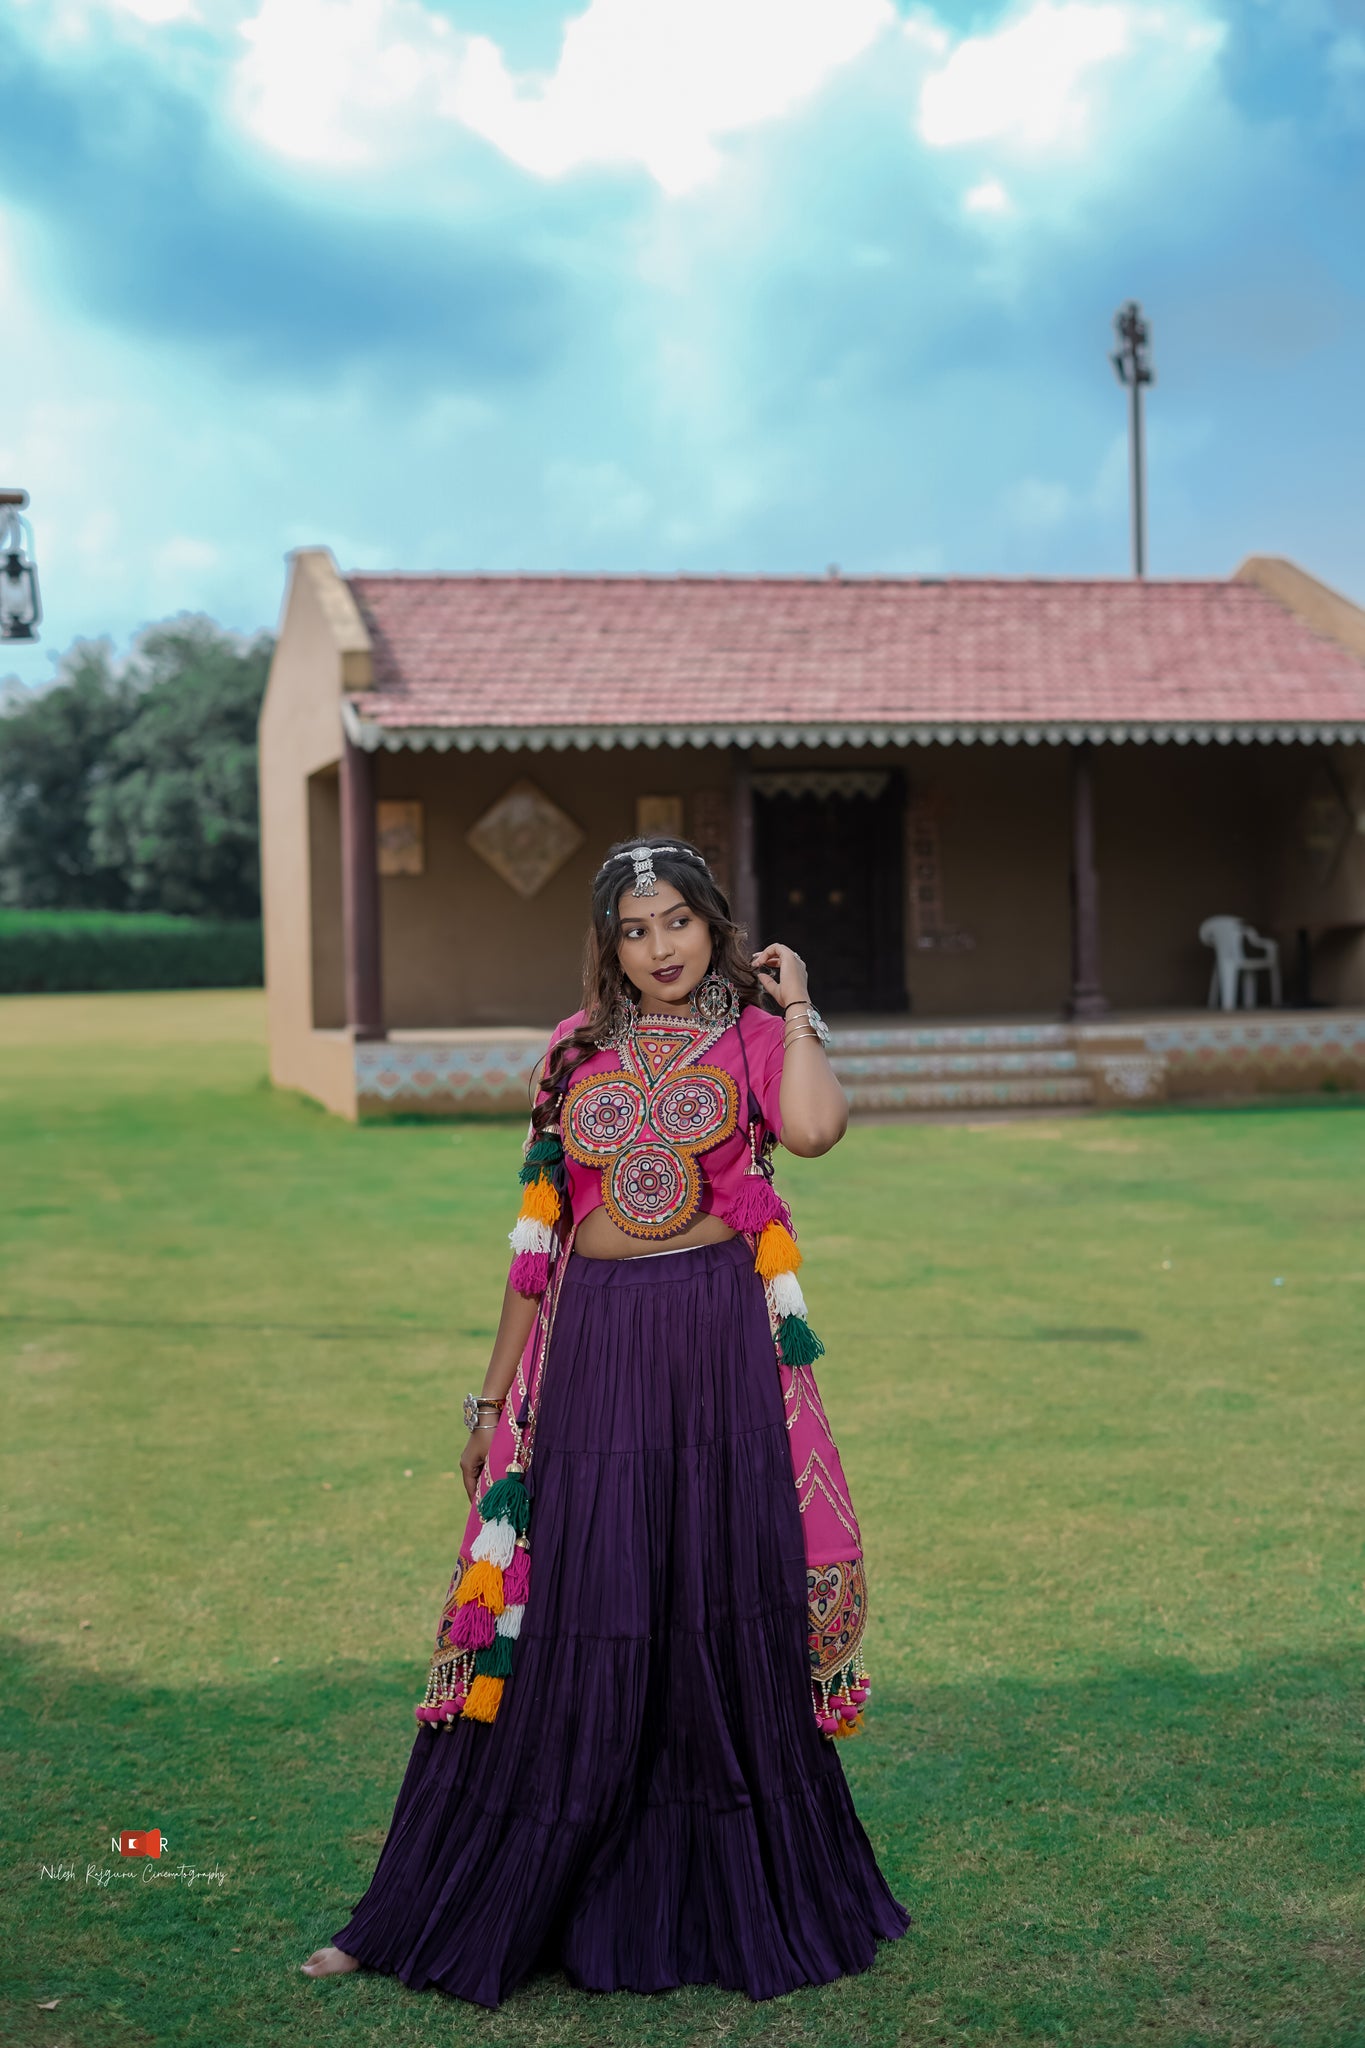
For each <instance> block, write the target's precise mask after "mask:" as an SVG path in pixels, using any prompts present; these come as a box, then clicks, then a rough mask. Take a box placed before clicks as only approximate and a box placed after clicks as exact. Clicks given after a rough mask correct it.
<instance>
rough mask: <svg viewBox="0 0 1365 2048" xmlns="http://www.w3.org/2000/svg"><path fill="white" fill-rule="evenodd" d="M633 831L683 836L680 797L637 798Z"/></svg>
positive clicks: (681, 802) (681, 801)
mask: <svg viewBox="0 0 1365 2048" xmlns="http://www.w3.org/2000/svg"><path fill="white" fill-rule="evenodd" d="M635 830H636V831H637V832H638V833H640V834H641V835H643V834H644V833H646V832H676V833H677V834H678V836H679V838H681V837H682V834H683V800H682V798H681V797H680V796H637V797H636V799H635Z"/></svg>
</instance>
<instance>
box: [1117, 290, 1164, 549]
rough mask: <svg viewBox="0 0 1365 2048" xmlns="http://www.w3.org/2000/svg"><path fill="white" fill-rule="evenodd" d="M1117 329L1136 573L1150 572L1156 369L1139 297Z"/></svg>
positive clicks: (1122, 312)
mask: <svg viewBox="0 0 1365 2048" xmlns="http://www.w3.org/2000/svg"><path fill="white" fill-rule="evenodd" d="M1114 332H1115V334H1116V335H1117V336H1118V339H1119V345H1118V347H1117V348H1116V349H1115V350H1114V353H1113V354H1112V355H1111V356H1110V358H1109V360H1110V362H1111V363H1112V364H1113V365H1114V370H1115V372H1116V374H1117V376H1118V380H1119V382H1120V384H1126V385H1127V387H1128V402H1129V419H1128V472H1129V479H1130V483H1131V489H1132V519H1133V574H1134V575H1135V576H1145V575H1146V574H1147V451H1146V448H1145V446H1144V443H1143V432H1142V389H1143V386H1144V385H1145V384H1154V383H1155V382H1156V371H1155V370H1154V369H1153V368H1152V359H1151V356H1150V355H1149V354H1148V347H1149V344H1150V342H1151V339H1152V334H1151V329H1150V328H1149V327H1148V325H1147V322H1146V321H1145V320H1144V319H1143V317H1142V308H1141V306H1140V305H1139V304H1138V302H1137V300H1136V299H1129V300H1127V301H1126V302H1125V304H1123V305H1122V306H1120V307H1119V309H1118V312H1117V313H1115V315H1114Z"/></svg>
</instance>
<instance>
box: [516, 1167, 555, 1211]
mask: <svg viewBox="0 0 1365 2048" xmlns="http://www.w3.org/2000/svg"><path fill="white" fill-rule="evenodd" d="M561 1206H562V1204H561V1202H560V1199H559V1196H558V1194H557V1193H556V1192H555V1190H554V1188H553V1187H552V1186H551V1185H550V1182H549V1181H548V1180H547V1179H546V1177H545V1175H544V1174H543V1173H538V1174H537V1175H536V1177H535V1179H534V1180H533V1181H530V1182H528V1183H527V1187H526V1192H525V1193H524V1194H523V1196H522V1198H521V1213H522V1215H523V1216H530V1217H532V1218H534V1220H535V1221H536V1222H537V1223H555V1222H557V1221H558V1220H559V1212H560V1208H561Z"/></svg>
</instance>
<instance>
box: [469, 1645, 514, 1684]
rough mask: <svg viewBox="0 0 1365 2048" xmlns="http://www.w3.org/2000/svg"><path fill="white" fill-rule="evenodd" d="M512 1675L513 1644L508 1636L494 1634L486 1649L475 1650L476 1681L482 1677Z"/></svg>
mask: <svg viewBox="0 0 1365 2048" xmlns="http://www.w3.org/2000/svg"><path fill="white" fill-rule="evenodd" d="M511 1676H512V1645H511V1643H510V1642H509V1640H508V1638H507V1637H506V1636H494V1638H493V1640H492V1642H491V1643H489V1644H488V1645H487V1646H486V1647H485V1648H484V1649H482V1650H476V1651H475V1652H474V1683H475V1684H476V1685H477V1684H478V1682H479V1679H480V1678H510V1677H511Z"/></svg>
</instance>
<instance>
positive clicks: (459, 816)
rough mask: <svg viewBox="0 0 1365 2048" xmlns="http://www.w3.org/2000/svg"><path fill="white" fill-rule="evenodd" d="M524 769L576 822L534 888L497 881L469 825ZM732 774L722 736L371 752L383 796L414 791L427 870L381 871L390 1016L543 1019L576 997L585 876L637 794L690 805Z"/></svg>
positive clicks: (395, 1021) (417, 1021) (415, 1023)
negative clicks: (576, 829) (547, 874)
mask: <svg viewBox="0 0 1365 2048" xmlns="http://www.w3.org/2000/svg"><path fill="white" fill-rule="evenodd" d="M523 777H525V778H527V779H529V780H530V781H532V782H534V783H535V784H536V786H537V787H538V788H539V789H541V790H543V791H544V793H545V795H546V796H548V797H550V798H551V799H552V800H553V802H555V803H556V804H558V805H559V806H560V808H561V809H562V810H564V811H566V812H567V813H568V814H569V816H570V817H571V818H573V819H574V820H575V822H576V823H577V824H578V825H580V826H581V827H582V829H583V831H584V833H585V835H586V836H585V839H584V842H583V844H582V845H581V846H580V847H579V849H578V851H577V852H576V853H574V854H573V855H571V857H570V858H569V859H568V860H567V861H566V862H565V864H564V866H563V867H562V868H561V869H560V870H559V872H558V874H556V875H554V876H553V877H552V878H551V879H550V881H548V882H547V883H546V884H545V886H544V887H543V888H542V889H541V890H540V891H539V892H538V894H536V895H535V896H532V897H530V898H526V897H523V896H521V895H519V894H518V892H517V891H516V890H515V889H513V888H512V887H511V885H510V884H509V883H507V882H505V881H503V880H502V878H501V877H500V876H499V875H497V874H496V873H495V872H494V870H493V869H492V868H491V867H489V866H488V864H487V862H486V861H484V860H483V859H482V857H481V856H480V855H479V854H477V853H475V852H474V850H473V848H472V847H471V846H470V845H469V843H468V841H467V839H466V837H465V834H466V833H467V832H468V830H469V828H470V826H471V825H473V824H474V823H475V821H476V820H477V819H478V818H480V817H481V816H482V815H483V813H484V812H485V811H486V810H487V809H488V808H489V807H490V805H492V804H494V803H496V801H497V799H498V798H499V797H500V796H501V795H502V794H503V792H504V791H505V790H507V789H509V788H510V787H511V786H512V784H513V783H514V782H518V781H520V780H521V779H522V778H523ZM730 780H731V770H730V763H729V760H728V757H727V756H726V754H725V753H724V752H723V751H722V750H720V749H718V748H695V747H680V748H676V749H673V750H667V749H664V748H657V749H656V748H652V747H639V748H630V749H626V748H610V749H606V750H603V749H600V748H587V749H585V750H583V751H581V752H580V751H578V750H577V749H574V750H572V751H566V752H564V753H558V752H553V751H549V750H547V751H545V752H542V753H529V752H518V753H513V754H484V753H470V754H461V753H457V752H455V751H454V750H453V749H452V750H451V751H450V752H447V753H444V754H437V753H430V752H428V753H402V754H389V753H384V752H381V753H380V755H379V757H378V794H379V796H380V797H391V798H406V799H412V798H419V799H420V800H421V802H422V804H423V806H424V827H425V835H426V864H425V873H423V874H421V875H386V876H384V877H383V878H382V879H381V881H380V921H381V930H382V949H383V976H384V1018H385V1023H386V1025H387V1026H388V1027H389V1028H390V1029H402V1028H413V1027H421V1026H423V1025H480V1024H531V1025H536V1026H544V1027H548V1026H550V1025H552V1024H554V1023H555V1022H556V1021H557V1020H558V1019H559V1018H560V1017H563V1016H567V1015H568V1013H569V1012H570V1011H571V1010H575V1009H577V1007H578V1003H579V1000H580V989H581V985H582V957H583V939H584V934H585V932H586V930H587V925H588V899H589V893H590V890H591V886H592V878H593V876H594V874H595V873H596V871H597V869H598V867H599V866H600V865H601V861H602V856H603V854H604V853H605V852H606V849H607V847H608V845H609V844H610V843H611V841H612V840H613V839H625V838H628V837H629V836H630V835H631V834H632V833H633V832H634V830H635V799H636V797H637V796H644V795H648V796H670V795H680V796H682V797H683V799H684V804H686V802H687V799H688V797H689V796H691V795H692V794H693V793H694V792H695V791H697V790H700V789H713V790H719V791H723V792H725V793H726V794H727V797H728V792H729V788H730ZM684 815H685V820H686V822H685V827H684V829H685V830H687V831H689V832H690V831H691V830H692V829H693V828H692V823H691V820H690V819H687V818H686V812H685V813H684Z"/></svg>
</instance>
